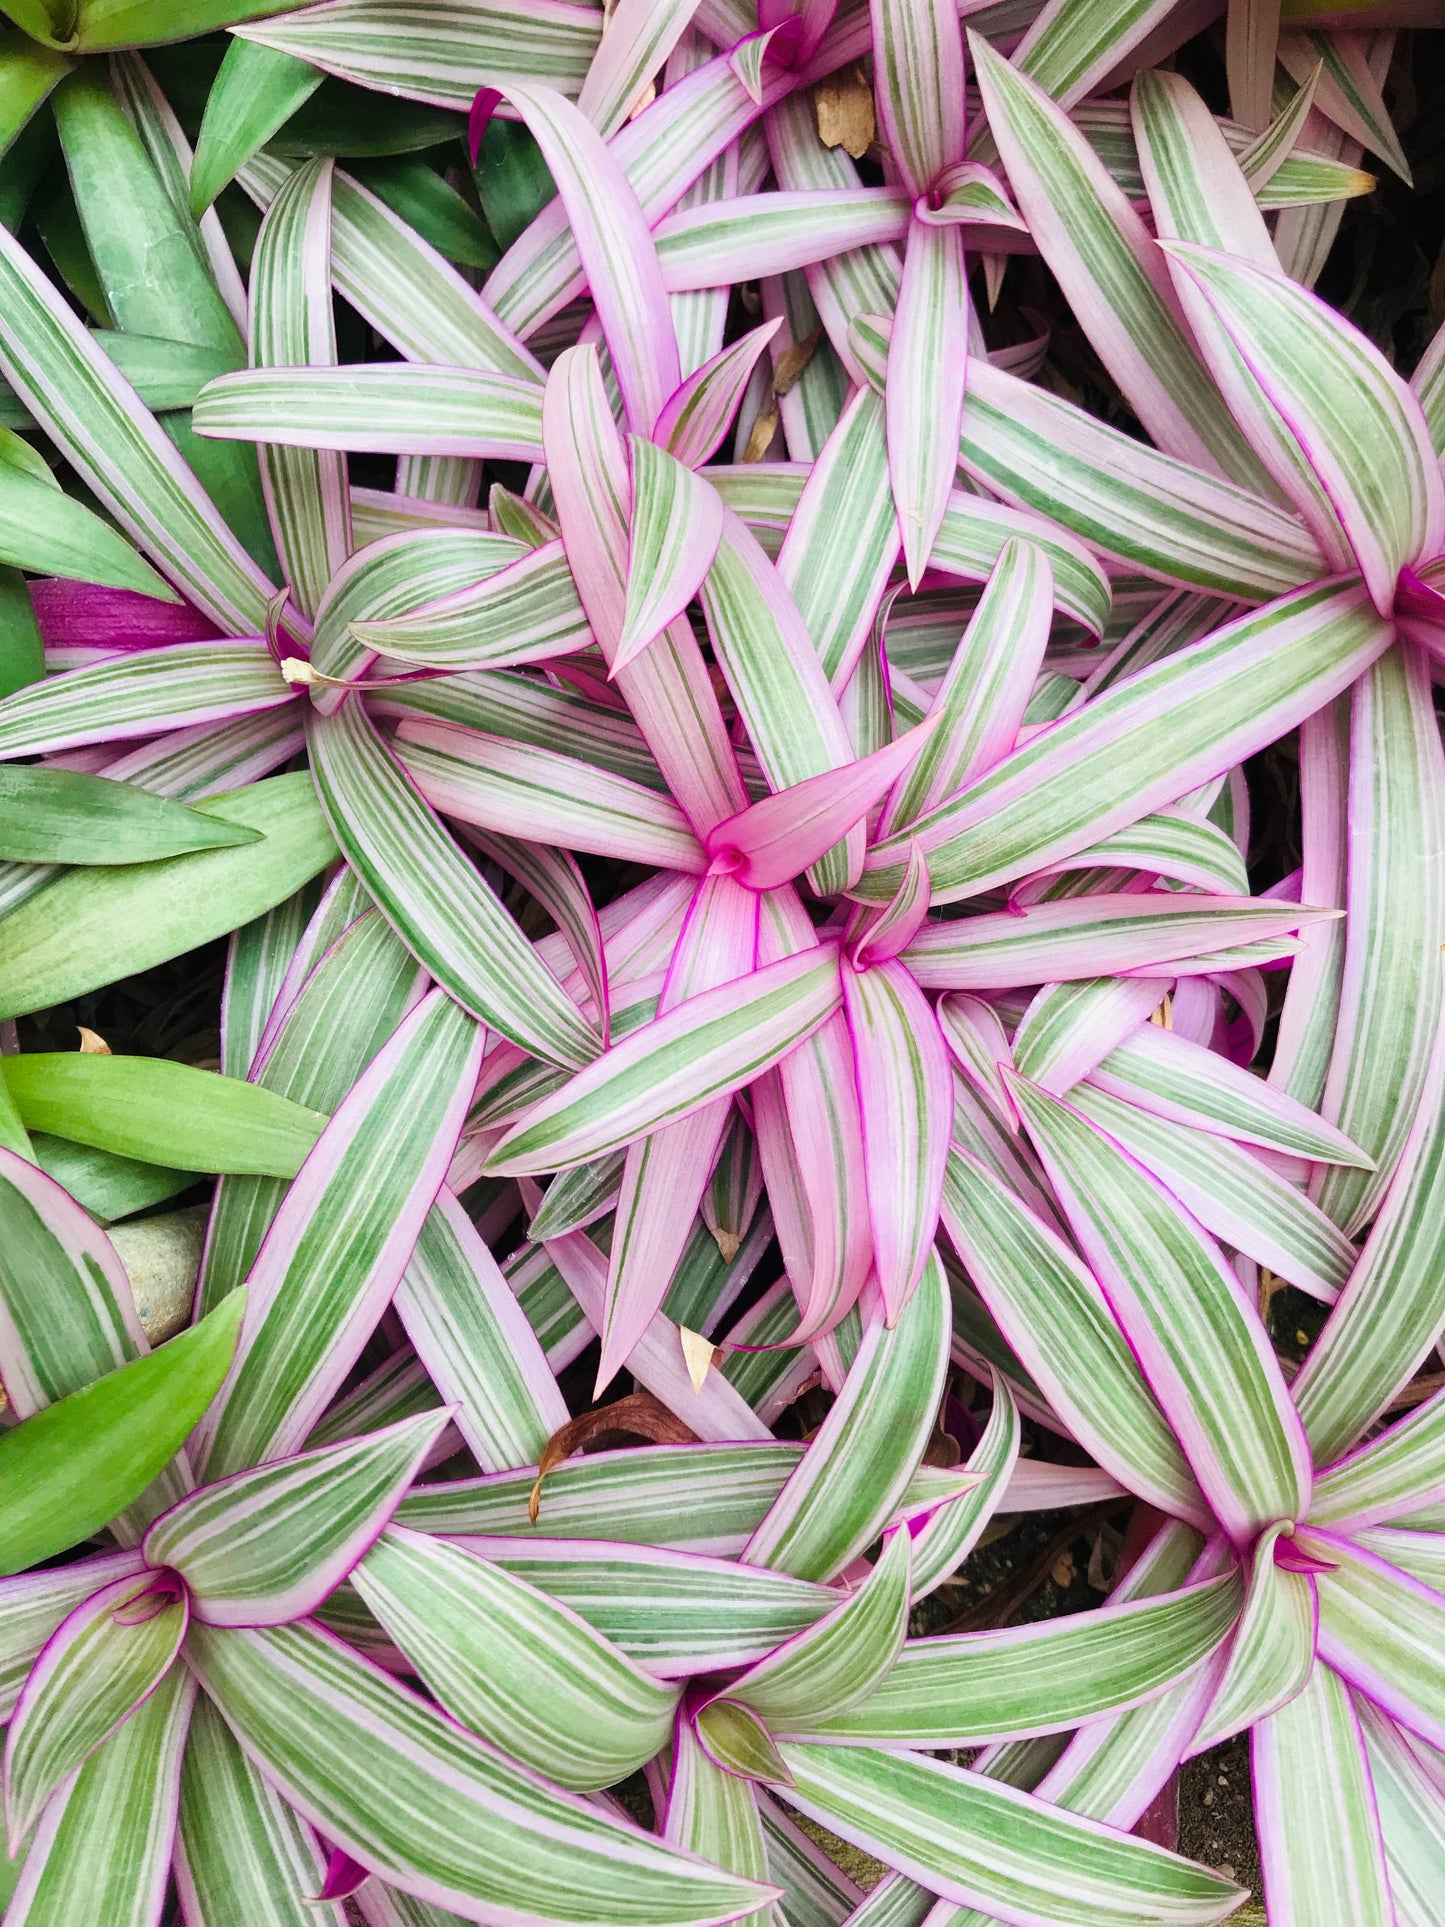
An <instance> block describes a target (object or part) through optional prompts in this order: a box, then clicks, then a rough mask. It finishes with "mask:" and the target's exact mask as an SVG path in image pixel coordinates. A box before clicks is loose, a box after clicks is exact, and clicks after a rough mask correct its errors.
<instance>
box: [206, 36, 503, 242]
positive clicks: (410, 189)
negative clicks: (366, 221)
mask: <svg viewBox="0 0 1445 1927" xmlns="http://www.w3.org/2000/svg"><path fill="white" fill-rule="evenodd" d="M236 45H237V46H244V45H245V42H244V41H237V42H236ZM352 172H353V173H354V174H355V176H356V178H357V180H358V181H360V182H361V184H362V186H363V187H366V188H370V190H371V192H372V193H373V194H374V195H375V196H376V198H377V199H378V200H379V201H384V202H385V203H386V205H387V206H388V207H389V208H390V209H391V210H392V212H393V213H394V214H399V215H400V216H401V218H402V220H404V221H405V222H406V223H407V225H408V226H409V227H412V228H415V229H416V232H417V233H418V234H419V235H420V236H421V237H422V239H423V240H424V241H429V242H430V243H431V245H432V246H433V247H434V248H435V249H436V251H437V253H438V254H441V255H444V256H445V257H446V259H447V260H448V261H455V262H457V263H458V264H459V265H460V266H462V267H466V268H482V269H487V268H494V267H495V266H496V265H497V263H498V261H499V260H500V259H501V258H502V255H501V249H500V248H499V247H498V246H497V244H496V242H495V241H494V240H493V239H492V236H491V233H490V231H489V230H488V228H487V224H486V222H485V221H484V220H483V219H482V218H481V216H480V215H479V214H478V213H477V212H476V210H475V208H473V207H472V205H471V203H470V202H468V201H466V200H464V199H463V198H462V196H461V195H460V194H458V192H457V190H456V189H455V188H454V187H451V186H449V185H448V183H447V182H446V181H444V180H443V179H442V177H441V175H440V174H439V173H438V172H437V171H436V169H435V168H434V167H431V166H429V165H428V164H427V162H426V161H424V160H413V159H411V158H410V157H409V156H406V155H397V156H395V157H383V158H381V159H378V160H373V161H358V162H357V163H356V164H355V165H354V166H353V168H352Z"/></svg>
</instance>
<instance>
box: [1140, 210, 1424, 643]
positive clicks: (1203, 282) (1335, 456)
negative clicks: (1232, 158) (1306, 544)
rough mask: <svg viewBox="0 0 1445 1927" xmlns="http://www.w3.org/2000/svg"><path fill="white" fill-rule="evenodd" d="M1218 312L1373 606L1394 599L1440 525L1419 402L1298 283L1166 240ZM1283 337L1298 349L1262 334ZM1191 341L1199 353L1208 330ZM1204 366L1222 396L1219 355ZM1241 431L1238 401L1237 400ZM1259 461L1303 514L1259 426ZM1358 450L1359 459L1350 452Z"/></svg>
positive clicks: (1307, 502) (1225, 366) (1308, 498)
mask: <svg viewBox="0 0 1445 1927" xmlns="http://www.w3.org/2000/svg"><path fill="white" fill-rule="evenodd" d="M1166 245H1167V249H1168V252H1169V256H1170V259H1171V260H1173V261H1177V262H1178V263H1179V265H1180V267H1181V269H1182V270H1183V272H1184V273H1185V274H1187V275H1188V276H1189V278H1190V280H1191V281H1193V283H1194V284H1195V286H1196V287H1198V289H1199V290H1200V292H1201V294H1202V296H1203V298H1204V300H1205V301H1206V302H1207V303H1208V305H1209V307H1210V309H1211V311H1212V312H1213V313H1214V314H1215V315H1216V316H1217V317H1218V319H1219V322H1220V324H1221V326H1222V327H1223V328H1224V330H1225V331H1226V333H1227V335H1228V337H1229V340H1230V342H1231V344H1232V345H1233V346H1234V347H1235V348H1236V349H1237V350H1238V352H1239V355H1240V357H1241V358H1242V360H1243V362H1244V364H1245V366H1246V367H1247V368H1248V370H1249V374H1250V376H1251V378H1252V380H1253V382H1255V383H1257V384H1258V387H1259V389H1260V391H1262V393H1263V395H1264V396H1265V397H1266V398H1267V400H1268V403H1269V405H1270V406H1271V407H1272V408H1273V409H1275V410H1276V411H1277V412H1278V414H1279V416H1280V418H1281V420H1282V421H1283V422H1284V423H1285V424H1286V425H1287V426H1288V429H1289V432H1290V434H1291V435H1292V436H1293V437H1294V439H1295V440H1296V441H1297V442H1298V444H1299V447H1300V450H1301V451H1302V453H1303V455H1304V456H1305V459H1306V461H1307V462H1308V464H1309V467H1310V468H1311V469H1312V470H1313V471H1314V474H1315V475H1316V476H1317V477H1318V478H1319V484H1320V486H1321V487H1322V488H1323V490H1324V492H1325V494H1326V495H1327V496H1328V498H1329V501H1330V503H1331V504H1332V506H1333V508H1334V511H1335V514H1336V515H1337V516H1338V517H1339V520H1340V524H1341V526H1342V527H1343V528H1344V531H1345V534H1346V536H1347V537H1348V539H1349V543H1350V546H1351V548H1352V549H1353V550H1354V554H1355V558H1356V561H1357V562H1358V564H1359V567H1360V570H1361V572H1362V574H1363V576H1364V578H1365V582H1366V584H1367V586H1368V588H1369V591H1370V594H1371V596H1372V597H1373V599H1374V603H1375V607H1376V608H1377V609H1379V610H1380V611H1381V612H1382V613H1388V611H1389V610H1390V609H1391V608H1392V607H1393V606H1394V597H1395V581H1396V578H1397V577H1398V575H1399V573H1400V570H1401V568H1402V567H1403V566H1404V565H1405V564H1406V563H1408V562H1411V561H1413V560H1415V559H1416V558H1417V557H1421V556H1428V555H1431V554H1433V553H1434V551H1435V550H1436V549H1437V548H1438V547H1439V546H1440V541H1441V537H1442V534H1445V481H1442V479H1441V475H1440V465H1439V462H1438V461H1437V460H1436V458H1435V452H1434V449H1433V448H1432V446H1431V443H1430V433H1429V429H1428V426H1427V424H1426V422H1425V418H1424V415H1423V414H1422V412H1421V409H1420V405H1419V403H1418V402H1417V401H1416V399H1415V397H1414V396H1413V395H1412V394H1411V393H1410V391H1409V389H1408V388H1407V387H1406V385H1405V383H1404V382H1403V381H1402V380H1401V378H1400V377H1399V376H1398V375H1397V374H1396V373H1395V371H1394V370H1393V369H1392V368H1391V367H1390V365H1389V363H1388V362H1387V361H1386V360H1385V358H1384V356H1383V355H1382V354H1381V353H1380V351H1379V349H1378V348H1376V347H1375V346H1374V345H1373V343H1371V342H1369V341H1367V340H1366V339H1365V337H1364V336H1363V335H1361V334H1359V333H1358V332H1357V331H1356V330H1355V329H1353V328H1352V327H1350V325H1349V323H1348V322H1346V321H1344V320H1343V319H1342V318H1341V317H1340V316H1339V315H1338V314H1336V313H1335V311H1334V310H1333V309H1331V308H1327V307H1326V306H1325V305H1324V303H1323V302H1321V301H1319V300H1318V299H1317V298H1316V297H1315V296H1314V295H1312V294H1311V293H1309V291H1308V290H1307V289H1304V288H1301V287H1300V286H1299V285H1298V283H1296V282H1294V281H1291V280H1289V279H1288V278H1287V277H1285V276H1284V275H1281V274H1279V273H1278V272H1277V271H1276V270H1274V269H1272V268H1264V267H1260V266H1258V265H1257V264H1255V263H1253V262H1246V261H1242V260H1239V259H1237V258H1236V257H1234V256H1224V255H1221V254H1219V253H1218V252H1217V251H1216V250H1214V249H1212V248H1201V247H1198V246H1194V245H1191V244H1187V243H1185V242H1182V241H1171V242H1169V243H1167V244H1166ZM1286 338H1288V339H1289V340H1290V341H1291V342H1292V343H1295V344H1297V346H1298V350H1299V353H1298V357H1295V356H1291V357H1290V358H1288V359H1286V358H1285V357H1283V356H1281V355H1280V354H1279V353H1278V352H1277V349H1275V346H1274V344H1277V343H1279V342H1281V341H1283V340H1284V339H1286ZM1201 345H1202V346H1203V347H1204V350H1205V352H1206V353H1208V352H1209V343H1208V338H1207V337H1206V338H1205V339H1204V340H1203V341H1202V343H1201ZM1215 372H1216V376H1217V378H1218V379H1219V380H1220V382H1221V384H1222V385H1223V386H1224V389H1225V392H1226V393H1227V394H1228V393H1230V390H1231V385H1232V384H1231V382H1230V364H1229V363H1227V362H1226V361H1225V360H1224V359H1223V358H1217V360H1216V367H1215ZM1239 420H1240V425H1241V427H1242V428H1244V430H1245V432H1246V433H1251V422H1250V411H1249V410H1248V409H1246V408H1240V410H1239ZM1251 439H1252V440H1253V442H1254V444H1255V447H1256V449H1257V450H1258V452H1259V455H1260V459H1261V460H1262V461H1264V462H1265V463H1266V464H1267V465H1268V466H1269V468H1270V470H1271V473H1273V474H1274V476H1275V479H1276V480H1277V481H1278V482H1279V484H1280V486H1281V487H1282V488H1284V489H1286V490H1288V491H1290V492H1291V493H1292V494H1293V495H1294V496H1295V499H1296V501H1297V503H1298V506H1299V507H1300V509H1301V511H1302V512H1303V513H1305V514H1306V515H1307V516H1308V512H1309V506H1311V505H1312V501H1313V491H1312V490H1305V491H1300V490H1298V489H1291V482H1292V479H1293V477H1294V473H1295V466H1296V465H1295V464H1291V463H1289V462H1288V461H1286V460H1282V459H1280V458H1279V457H1278V455H1277V454H1276V448H1277V443H1276V440H1275V437H1274V436H1273V435H1272V434H1270V433H1269V431H1268V430H1261V431H1256V432H1254V433H1251ZM1362 448H1364V449H1368V450H1369V456H1368V459H1367V460H1362V458H1361V454H1360V450H1361V449H1362Z"/></svg>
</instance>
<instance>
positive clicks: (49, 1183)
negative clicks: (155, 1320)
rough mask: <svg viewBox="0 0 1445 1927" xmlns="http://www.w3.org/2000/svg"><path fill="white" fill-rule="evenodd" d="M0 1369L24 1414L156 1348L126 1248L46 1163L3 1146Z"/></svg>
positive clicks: (0, 1163) (14, 1405) (0, 1170)
mask: <svg viewBox="0 0 1445 1927" xmlns="http://www.w3.org/2000/svg"><path fill="white" fill-rule="evenodd" d="M0 1225H3V1227H4V1236H3V1238H0V1378H3V1380H4V1383H5V1389H6V1392H7V1393H8V1395H9V1400H10V1404H11V1406H12V1408H13V1409H14V1411H15V1414H16V1416H17V1417H19V1418H21V1419H26V1418H29V1417H31V1416H32V1415H33V1414H34V1413H36V1412H39V1411H43V1410H44V1408H45V1407H46V1406H47V1405H50V1404H53V1403H54V1401H55V1400H57V1399H62V1398H65V1397H67V1396H68V1395H69V1394H70V1393H72V1392H77V1391H79V1390H80V1389H81V1387H82V1386H84V1385H88V1384H90V1382H91V1381H92V1380H93V1379H97V1378H100V1377H102V1376H103V1375H104V1374H105V1373H107V1372H112V1371H114V1370H115V1369H116V1368H117V1367H118V1366H121V1365H124V1364H126V1363H127V1362H128V1361H129V1360H130V1359H133V1358H140V1357H142V1356H144V1354H145V1353H146V1352H147V1351H148V1350H149V1349H150V1348H149V1346H148V1344H147V1342H146V1337H145V1333H144V1332H143V1331H142V1329H141V1325H140V1321H139V1319H138V1317H137V1316H136V1310H135V1298H134V1296H133V1294H132V1291H131V1286H130V1279H129V1278H128V1276H127V1275H126V1270H125V1266H124V1265H123V1264H122V1263H121V1260H120V1255H119V1253H118V1252H117V1251H116V1249H115V1247H114V1245H112V1244H111V1242H110V1240H109V1238H107V1236H106V1235H105V1233H104V1232H103V1231H102V1230H101V1229H100V1227H99V1226H98V1225H97V1224H96V1223H95V1222H94V1221H93V1219H91V1218H90V1216H89V1215H88V1214H87V1213H86V1212H85V1211H83V1210H82V1209H81V1207H80V1206H79V1205H78V1204H77V1203H76V1202H75V1201H74V1199H73V1198H71V1197H70V1196H69V1195H68V1194H67V1193H66V1192H65V1191H63V1190H62V1189H61V1187H60V1186H59V1185H58V1184H56V1183H55V1182H54V1181H53V1180H52V1179H50V1178H48V1177H46V1175H45V1174H44V1172H43V1171H40V1170H39V1169H37V1167H36V1166H35V1165H34V1164H32V1163H31V1162H30V1161H29V1160H28V1159H25V1158H22V1157H18V1156H16V1154H15V1153H14V1152H12V1151H8V1150H3V1151H0Z"/></svg>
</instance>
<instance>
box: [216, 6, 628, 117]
mask: <svg viewBox="0 0 1445 1927" xmlns="http://www.w3.org/2000/svg"><path fill="white" fill-rule="evenodd" d="M598 31H599V29H598V22H597V16H596V13H595V11H594V10H593V9H592V8H590V7H583V6H571V5H568V4H566V0H528V4H527V5H526V7H525V8H523V7H521V6H517V5H513V4H509V0H489V3H488V4H486V5H484V6H481V7H477V6H475V5H470V4H468V3H467V0H423V4H422V5H421V6H420V7H418V6H416V5H407V4H405V0H401V4H394V0H325V4H323V5H322V6H320V7H301V8H299V9H298V10H297V11H296V12H295V13H281V14H276V15H273V16H272V18H271V19H269V20H261V21H253V22H251V23H250V24H248V25H246V26H244V27H242V28H240V29H239V32H240V34H241V37H242V38H243V39H246V40H254V41H256V42H257V43H258V44H259V45H260V46H263V47H274V48H276V49H277V50H278V51H279V52H281V53H288V54H293V55H294V56H295V57H296V59H298V60H305V61H309V62H310V63H311V65H312V66H314V67H320V68H321V69H322V70H323V72H325V73H329V74H336V75H338V76H339V77H340V78H341V79H343V80H350V81H355V82H356V83H357V84H358V85H360V86H362V87H374V88H376V89H377V90H378V91H380V92H381V93H384V94H400V95H401V96H402V98H403V99H404V100H422V101H429V102H430V103H431V104H432V105H434V106H437V107H453V108H455V107H463V108H465V107H469V106H470V105H471V103H472V99H473V97H474V95H475V94H476V92H477V89H478V88H479V87H495V86H498V85H501V86H505V85H506V84H507V81H508V80H509V79H511V78H512V77H513V76H515V77H516V78H518V79H532V80H540V81H542V82H544V83H545V84H546V85H547V86H549V87H557V88H561V89H563V90H564V91H565V92H567V93H572V94H575V93H576V92H577V90H578V88H579V87H580V86H581V84H582V82H583V80H584V78H585V77H586V73H587V69H588V65H589V64H590V62H591V60H592V58H593V56H594V54H595V53H596V50H597V39H598Z"/></svg>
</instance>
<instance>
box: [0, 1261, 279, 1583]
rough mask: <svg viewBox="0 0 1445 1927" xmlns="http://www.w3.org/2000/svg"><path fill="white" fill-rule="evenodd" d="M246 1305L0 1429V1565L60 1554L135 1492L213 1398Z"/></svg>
mask: <svg viewBox="0 0 1445 1927" xmlns="http://www.w3.org/2000/svg"><path fill="white" fill-rule="evenodd" d="M245 1308H246V1301H245V1294H244V1292H236V1293H234V1294H233V1295H232V1297H231V1298H230V1299H229V1300H228V1301H227V1302H226V1303H225V1304H224V1305H221V1306H218V1307H217V1309H216V1310H215V1311H214V1312H212V1313H211V1315H210V1317H209V1318H205V1319H203V1320H202V1321H201V1323H200V1324H199V1325H195V1326H193V1327H192V1328H191V1330H189V1331H185V1332H182V1333H181V1334H180V1336H179V1337H177V1338H172V1339H171V1340H170V1341H169V1342H168V1343H167V1344H164V1345H161V1346H160V1347H158V1349H157V1350H155V1351H153V1352H152V1353H151V1354H150V1355H149V1357H146V1358H138V1359H135V1360H134V1361H133V1362H132V1363H131V1364H129V1365H123V1366H122V1367H121V1368H120V1370H119V1371H114V1372H108V1373H107V1374H106V1376H105V1377H104V1378H100V1379H97V1380H96V1381H95V1383H94V1384H93V1385H87V1386H86V1387H85V1388H84V1389H83V1390H82V1391H79V1392H72V1393H71V1395H70V1397H69V1398H63V1399H59V1400H57V1401H56V1403H55V1404H53V1405H48V1406H47V1407H46V1408H45V1410H44V1411H43V1412H37V1413H36V1414H35V1416H34V1417H33V1418H29V1419H26V1420H25V1421H24V1422H23V1424H20V1425H17V1426H16V1427H15V1429H14V1430H13V1431H10V1432H6V1433H4V1434H3V1435H0V1479H3V1480H4V1483H5V1508H4V1512H3V1515H0V1571H3V1572H20V1571H22V1570H23V1569H24V1568H25V1567H27V1566H33V1565H35V1564H36V1563H37V1561H39V1560H41V1559H48V1558H51V1557H53V1556H54V1555H55V1554H56V1553H57V1552H63V1551H64V1550H65V1548H66V1547H67V1546H72V1545H74V1544H76V1542H77V1541H78V1540H81V1539H85V1538H88V1537H89V1536H90V1534H91V1533H92V1532H95V1531H97V1530H98V1529H99V1528H100V1527H101V1526H103V1525H105V1524H107V1523H108V1522H109V1521H110V1520H111V1519H113V1518H114V1517H115V1516H116V1514H117V1513H118V1512H121V1511H123V1510H124V1509H125V1507H126V1506H128V1505H129V1504H130V1503H131V1501H132V1500H134V1499H136V1498H138V1497H139V1496H140V1494H141V1493H142V1492H144V1490H145V1489H146V1487H147V1486H148V1485H149V1484H150V1482H151V1480H152V1479H154V1478H155V1477H156V1475H157V1473H159V1472H160V1471H161V1469H162V1468H163V1467H164V1466H165V1465H166V1464H167V1463H168V1462H169V1461H170V1460H171V1459H172V1458H173V1457H174V1456H175V1454H176V1452H177V1451H178V1450H179V1449H180V1447H181V1446H182V1444H183V1443H184V1442H185V1439H186V1435H187V1433H188V1432H189V1431H190V1430H191V1428H192V1426H193V1425H194V1424H195V1423H196V1420H197V1419H198V1418H199V1417H200V1416H201V1414H202V1412H204V1411H205V1409H206V1407H207V1406H208V1405H209V1404H210V1402H211V1400H212V1398H213V1397H214V1396H215V1394H216V1391H217V1389H218V1388H219V1386H220V1383H221V1380H222V1379H223V1378H224V1377H225V1375H226V1370H227V1368H228V1366H229V1365H230V1362H231V1355H232V1353H233V1352H234V1351H235V1349H236V1337H237V1334H238V1332H239V1330H240V1325H241V1314H242V1313H243V1312H244V1310H245Z"/></svg>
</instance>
